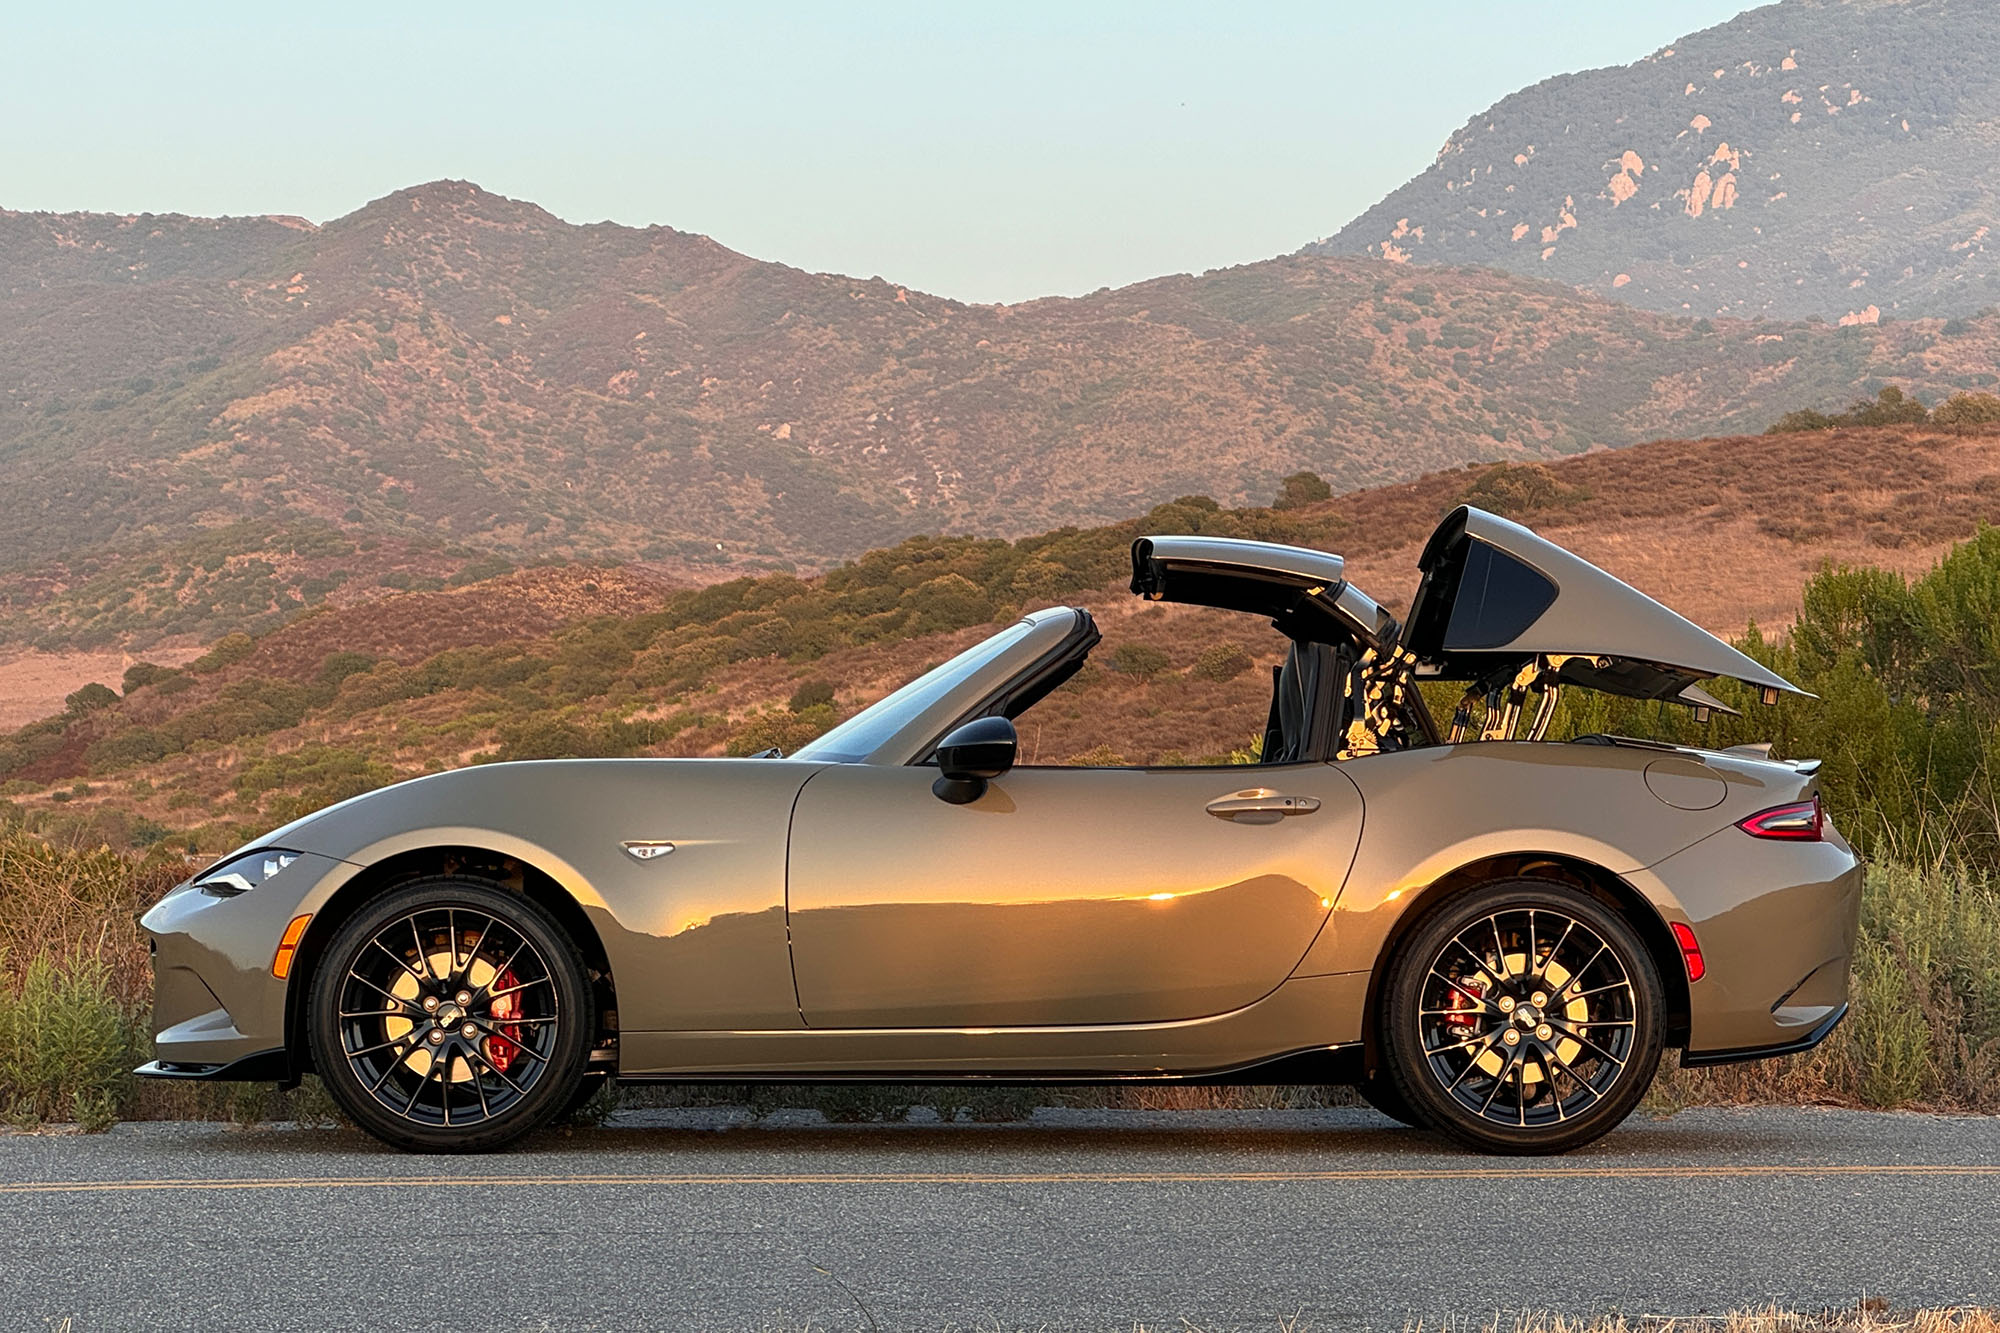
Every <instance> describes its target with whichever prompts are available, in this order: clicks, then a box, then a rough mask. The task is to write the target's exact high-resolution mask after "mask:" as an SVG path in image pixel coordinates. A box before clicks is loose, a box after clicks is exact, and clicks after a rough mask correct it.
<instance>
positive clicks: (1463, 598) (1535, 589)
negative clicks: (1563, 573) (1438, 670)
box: [1444, 541, 1556, 652]
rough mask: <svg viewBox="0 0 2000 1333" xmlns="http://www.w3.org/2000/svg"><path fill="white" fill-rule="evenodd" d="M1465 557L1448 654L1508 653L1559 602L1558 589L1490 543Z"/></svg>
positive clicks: (1448, 633) (1449, 627)
mask: <svg viewBox="0 0 2000 1333" xmlns="http://www.w3.org/2000/svg"><path fill="white" fill-rule="evenodd" d="M1471 546H1472V549H1471V550H1469V551H1467V552H1466V553H1465V576H1464V577H1463V578H1462V579H1460V580H1459V584H1458V596H1457V597H1456V598H1454V599H1453V601H1452V606H1451V622H1450V623H1449V624H1448V625H1446V626H1445V632H1444V646H1445V648H1446V650H1447V651H1456V652H1464V651H1470V650H1474V649H1480V648H1504V647H1505V646H1506V645H1508V644H1510V643H1512V642H1513V641H1514V640H1515V639H1518V638H1520V637H1521V635H1522V634H1524V633H1525V632H1526V631H1527V629H1528V626H1530V625H1532V624H1534V623H1535V621H1537V620H1539V619H1540V618H1541V614H1542V612H1544V611H1546V610H1548V609H1549V604H1550V603H1551V602H1553V601H1555V599H1556V585H1555V584H1553V583H1551V582H1550V581H1549V579H1548V576H1547V575H1545V574H1543V573H1542V572H1541V571H1540V570H1537V569H1532V568H1530V567H1529V566H1527V565H1524V564H1522V563H1521V562H1520V561H1519V560H1516V559H1515V558H1514V557H1513V556H1511V555H1508V554H1506V553H1505V552H1504V551H1496V550H1494V549H1493V548H1492V547H1491V546H1488V545H1487V544H1486V543H1485V542H1479V541H1475V542H1473V543H1471Z"/></svg>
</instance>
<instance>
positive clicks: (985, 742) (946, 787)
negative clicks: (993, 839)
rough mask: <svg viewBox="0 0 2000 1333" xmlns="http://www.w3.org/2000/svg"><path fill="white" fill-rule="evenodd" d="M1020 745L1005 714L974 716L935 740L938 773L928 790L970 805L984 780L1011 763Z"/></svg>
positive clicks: (980, 792)
mask: <svg viewBox="0 0 2000 1333" xmlns="http://www.w3.org/2000/svg"><path fill="white" fill-rule="evenodd" d="M1020 747H1021V740H1020V737H1019V736H1017V735H1016V734H1015V733H1014V724H1013V723H1012V722H1009V721H1008V720H1007V719H1006V718H1004V717H978V718H974V719H973V720H972V721H970V722H968V723H966V724H965V725H964V726H962V727H959V728H957V729H955V730H954V731H952V732H951V733H950V734H949V735H947V736H946V737H945V738H944V739H943V740H941V741H939V742H938V747H937V763H938V773H939V777H938V780H937V781H936V782H934V783H932V784H931V790H932V791H933V792H934V793H936V794H937V798H938V799H939V800H941V801H949V802H950V803H951V804H953V805H970V804H971V803H972V802H974V801H976V800H978V799H979V798H980V797H981V796H983V795H985V794H986V784H987V783H988V782H990V781H991V780H992V779H994V778H997V777H999V776H1000V775H1001V774H1002V773H1005V772H1006V771H1007V770H1008V769H1010V768H1012V767H1013V766H1014V756H1015V754H1016V753H1017V752H1018V751H1019V750H1020Z"/></svg>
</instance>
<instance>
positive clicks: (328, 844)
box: [215, 759, 825, 864]
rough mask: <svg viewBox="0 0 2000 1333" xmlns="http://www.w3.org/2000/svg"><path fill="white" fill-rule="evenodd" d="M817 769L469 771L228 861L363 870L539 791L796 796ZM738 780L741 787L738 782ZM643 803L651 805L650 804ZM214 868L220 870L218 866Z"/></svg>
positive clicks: (429, 780) (699, 763) (293, 831)
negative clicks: (405, 845) (390, 843)
mask: <svg viewBox="0 0 2000 1333" xmlns="http://www.w3.org/2000/svg"><path fill="white" fill-rule="evenodd" d="M824 767H825V764H823V763H812V762H807V761H804V760H792V759H532V760H520V761H516V762H511V763H501V764H475V765H473V766H471V767H469V768H456V769H451V770H449V771H447V772H443V773H430V774H426V775H424V776H423V777H417V778H410V779H408V780H407V781H404V782H397V783H393V784H391V785H390V786H387V787H378V788H376V789H375V790H374V791H370V792H363V793H362V794H361V795H359V796H350V797H349V798H347V799H346V800H344V801H339V802H336V803H335V804H333V805H329V806H326V807H324V808H323V809H319V810H315V811H313V812H312V813H311V814H309V815H305V816H303V817H301V818H299V819H295V820H293V821H292V822H291V823H289V824H286V825H284V826H283V827H281V828H276V829H273V830H272V831H271V832H269V833H266V834H264V835H263V836H261V837H258V838H253V839H251V840H250V841H249V842H246V843H244V844H243V846H241V847H239V848H237V849H236V850H235V851H233V852H231V853H229V855H228V856H226V857H223V858H221V860H228V859H230V857H235V856H238V855H241V854H242V853H244V852H246V851H251V850H254V849H256V848H259V847H283V848H286V849H287V850H290V851H296V852H313V853H316V854H318V855H321V856H327V857H331V858H333V859H335V860H342V861H359V862H361V863H364V864H365V863H366V861H367V860H368V857H367V855H366V849H367V848H368V847H369V846H371V845H373V844H375V843H378V842H380V841H382V840H384V839H392V838H394V837H395V836H396V835H398V834H399V833H401V832H403V831H406V830H413V829H418V828H424V827H440V826H450V827H456V828H476V827H481V826H484V825H486V824H488V823H489V822H490V821H491V820H492V818H493V816H494V815H495V814H496V813H497V812H498V811H499V810H501V809H504V808H505V807H506V806H507V805H508V804H509V803H511V802H518V801H520V800H521V799H523V793H528V794H529V798H530V799H532V796H533V793H536V792H540V791H550V792H553V791H555V790H557V789H559V788H560V789H561V790H563V791H565V792H574V791H579V790H581V791H597V792H603V793H605V794H606V797H607V799H608V798H609V797H610V795H611V794H613V793H621V792H631V793H653V794H655V795H657V796H671V795H672V793H674V792H678V791H682V790H685V788H686V784H688V783H697V784H701V785H702V786H703V787H707V788H713V787H716V786H718V785H721V784H724V783H727V782H729V781H730V780H731V778H732V775H735V776H736V777H737V778H738V779H739V780H738V781H736V783H735V785H736V786H737V787H738V788H740V789H742V790H744V791H746V792H755V791H758V790H761V789H763V788H766V787H773V788H779V789H782V788H788V787H789V788H794V789H795V788H796V787H797V786H802V785H803V784H804V783H805V780H806V778H808V777H810V776H811V775H812V774H813V773H815V772H817V771H818V770H819V769H821V768H824ZM741 779H747V781H743V780H741ZM645 799H651V798H650V797H648V798H645ZM215 864H220V861H218V862H216V863H215Z"/></svg>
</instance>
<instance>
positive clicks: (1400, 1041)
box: [1381, 880, 1664, 1153]
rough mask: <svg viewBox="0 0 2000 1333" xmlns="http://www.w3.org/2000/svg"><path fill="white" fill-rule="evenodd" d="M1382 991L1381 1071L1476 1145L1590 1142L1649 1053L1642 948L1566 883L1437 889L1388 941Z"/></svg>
mask: <svg viewBox="0 0 2000 1333" xmlns="http://www.w3.org/2000/svg"><path fill="white" fill-rule="evenodd" d="M1383 999H1384V1003H1383V1005H1382V1023H1383V1028H1382V1033H1381V1038H1382V1043H1383V1049H1384V1052H1385V1055H1386V1059H1385V1061H1384V1065H1385V1069H1384V1071H1383V1072H1384V1073H1385V1074H1386V1075H1387V1076H1388V1078H1389V1080H1390V1081H1391V1082H1392V1083H1393V1084H1394V1085H1395V1087H1396V1090H1397V1091H1398V1092H1400V1093H1401V1094H1402V1096H1403V1098H1404V1099H1405V1101H1406V1102H1407V1104H1408V1105H1409V1107H1410V1108H1411V1109H1412V1110H1413V1111H1414V1112H1415V1113H1416V1114H1417V1116H1418V1117H1419V1118H1420V1119H1421V1120H1422V1121H1424V1122H1425V1123H1427V1124H1429V1125H1430V1126H1431V1127H1433V1128H1435V1129H1439V1130H1442V1131H1443V1132H1444V1133H1446V1134H1449V1135H1451V1136H1452V1137H1453V1138H1456V1139H1458V1140H1459V1141H1461V1142H1463V1143H1467V1144H1470V1145H1471V1146H1473V1147H1476V1148H1480V1149H1483V1150H1485V1151H1487V1152H1494V1153H1557V1152H1567V1151H1568V1150H1570V1149H1572V1148H1576V1147H1580V1146H1582V1145H1583V1144H1586V1143H1589V1142H1591V1141H1592V1140H1594V1139H1597V1138H1598V1137H1600V1136H1602V1135H1603V1134H1605V1133H1607V1132H1608V1131H1610V1130H1611V1129H1612V1128H1614V1127H1615V1126H1617V1125H1618V1124H1619V1123H1620V1122H1621V1121H1623V1120H1624V1119H1625V1117H1626V1116H1628V1115H1629V1114H1631V1112H1632V1108H1633V1107H1634V1106H1636V1105H1638V1102H1639V1099H1640V1098H1641V1097H1642V1096H1644V1095H1645V1092H1646V1089H1647V1087H1648V1086H1650V1085H1651V1083H1652V1081H1653V1074H1654V1071H1655V1070H1656V1069H1657V1068H1658V1067H1659V1062H1660V1047H1661V1035H1662V1034H1661V1027H1662V1011H1663V1008H1664V1000H1663V997H1662V993H1661V988H1660V978H1659V972H1658V969H1657V968H1656V967H1655V966H1654V964H1653V959H1652V955H1651V954H1650V953H1649V952H1648V951H1647V949H1646V947H1645V944H1644V942H1643V941H1641V940H1640V938H1639V936H1638V933H1637V932H1636V931H1635V930H1633V928H1632V926H1631V924H1630V923H1629V922H1628V921H1626V920H1625V918H1624V917H1622V916H1620V915H1619V914H1618V913H1617V912H1615V911H1613V910H1612V909H1610V908H1609V907H1606V906H1605V905H1604V904H1602V903H1600V902H1599V901H1597V900H1596V899H1595V898H1592V897H1591V896H1589V895H1588V894H1586V893H1583V892H1582V891H1580V890H1577V889H1573V888H1570V887H1568V886H1566V885H1561V884H1552V883H1547V882H1543V881H1536V880H1511V881H1507V882H1504V883H1501V884H1496V885H1493V886H1490V887H1488V888H1485V889H1481V890H1479V891H1477V892H1474V893H1468V894H1465V895H1463V896H1461V897H1458V898H1455V899H1452V900H1450V901H1448V902H1447V903H1445V904H1444V906H1443V907H1441V908H1440V909H1439V910H1438V911H1437V912H1436V913H1435V914H1434V915H1433V916H1431V917H1430V919H1428V920H1427V921H1425V922H1423V923H1422V924H1421V925H1419V926H1418V928H1417V930H1416V931H1415V933H1414V934H1412V935H1411V936H1410V937H1409V938H1408V939H1407V940H1405V941H1404V944H1403V947H1402V948H1401V949H1400V950H1398V952H1397V955H1396V958H1395V961H1394V962H1393V963H1392V964H1391V970H1390V973H1389V976H1388V979H1387V985H1386V988H1385V990H1384V994H1383Z"/></svg>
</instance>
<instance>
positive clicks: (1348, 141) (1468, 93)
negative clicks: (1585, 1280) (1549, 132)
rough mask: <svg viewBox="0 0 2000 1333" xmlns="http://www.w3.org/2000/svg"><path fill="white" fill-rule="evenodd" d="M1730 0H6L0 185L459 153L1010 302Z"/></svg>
mask: <svg viewBox="0 0 2000 1333" xmlns="http://www.w3.org/2000/svg"><path fill="white" fill-rule="evenodd" d="M1742 8H1743V5H1742V3H1741V2H1740V0H1568V2H1566V3H1556V2H1555V0H1487V2H1485V3H1475V2H1473V0H1431V2H1430V3H1396V4H1383V3H1359V2H1358V0H1325V2H1324V3H1318V4H1266V5H1256V4H1247V3H1238V4H1221V3H1213V4H1205V5H1196V4H1172V3H1161V2H1158V0H1156V2H1154V3H1145V4H1108V3H1107V4H1093V3H1087V2H1085V0H1070V2H1069V3H1062V4H1036V3H1026V2H1024V0H1008V3H1006V4H999V5H984V6H972V5H963V4H946V3H927V4H886V3H870V4H833V3H823V4H813V5H807V4H796V5H756V4H736V3H726V4H725V3H710V4H703V5H685V6H682V5H668V4H653V5H619V4H612V3H596V4H591V5H588V6H561V5H550V4H546V3H542V4H525V3H521V4H516V3H508V2H506V0H488V3H485V4H482V5H479V6H476V7H473V6H468V7H465V8H463V9H453V8H452V7H450V6H446V5H409V4H407V3H405V4H398V5H395V6H379V7H377V6H370V5H366V4H360V3H348V4H344V5H341V6H339V7H338V11H337V15H336V12H335V10H334V7H331V6H327V7H322V10H321V12H320V14H319V15H318V16H315V15H313V14H310V13H308V12H307V11H306V9H305V8H304V7H302V6H288V5H273V4H269V3H260V4H254V5H253V4H240V5H238V4H206V5H198V6H197V5H192V4H189V5H178V4H159V3H148V4H145V5H132V6H122V5H116V4H97V5H88V6H83V5H41V6H37V7H33V8H30V7H28V6H25V5H17V6H10V11H11V12H10V13H9V16H8V18H7V20H6V23H5V34H6V35H5V39H4V42H0V207H5V208H12V209H54V210H69V209H102V210H110V211H117V212H142V211H150V212H181V213H196V214H216V213H296V214H301V215H303V216H305V217H309V218H312V219H314V220H316V221H324V220H326V219H328V218H332V217H337V216H339V215H340V214H342V213H346V212H349V211H351V210H353V209H355V208H358V207H360V206H361V205H362V204H363V203H365V202H367V201H368V200H370V199H373V198H377V197H379V196H381V195H384V194H387V193H389V192H390V191H392V190H395V189H399V188H401V187H402V186H405V185H411V184H415V183H417V182H419V181H424V180H432V179H436V178H438V177H446V176H449V177H460V178H464V179H469V180H473V181H477V182H478V183H479V184H481V185H483V186H485V187H486V188H487V189H489V190H495V191H498V192H499V193H502V194H507V195H513V196H515V197H517V198H524V199H531V200H533V201H535V202H536V203H539V204H541V205H543V206H544V207H546V208H548V209H549V210H550V211H552V212H554V213H556V214H558V215H559V216H561V217H564V218H568V219H570V220H572V221H577V222H591V221H599V220H602V219H606V218H609V219H612V220H614V221H618V222H625V223H634V224H644V223H653V222H660V223H666V224H667V225H669V226H673V227H678V228H681V229H683V230H686V231H699V232H706V233H708V234H709V235H711V236H713V237H715V238H716V239H717V240H719V241H721V242H722V243H723V244H725V245H728V246H731V247H733V248H735V249H737V250H741V251H745V252H747V253H749V254H752V255H756V256H758V257H760V258H765V259H778V260H782V261H784V262H786V263H789V264H796V265H799V266H800V267H803V268H808V269H814V270H827V271H837V272H843V273H853V274H859V275H861V276H864V277H865V276H870V275H874V274H880V275H882V276H884V277H888V278H891V279H893V280H895V281H898V282H902V283H905V284H908V285H910V286H913V287H918V288H922V289H925V290H929V291H934V292H941V293H943V294H945V295H949V296H955V297H959V298H961V299H965V300H976V301H996V300H1018V299H1021V298H1024V297H1029V296H1039V295H1047V294H1050V293H1077V292H1084V291H1089V290H1091V289H1093V288H1096V287H1100V286H1117V285H1120V284H1122V283H1126V282H1132V281H1135V280H1137V279H1140V278H1146V277H1152V276H1155V275H1158V274H1161V273H1171V272H1181V271H1200V270H1202V269H1207V268H1214V267H1218V266H1221V265H1225V264H1233V263H1240V262H1244V261H1248V260H1254V259H1262V258H1266V257H1268V256H1270V255H1273V254H1278V253H1281V252H1285V251H1289V250H1293V249H1296V248H1297V247H1299V246H1300V245H1302V244H1304V243H1305V242H1307V241H1310V240H1313V239H1315V238H1317V237H1319V236H1323V235H1325V234H1327V233H1329V232H1332V231H1334V230H1335V229H1337V228H1338V227H1339V226H1340V225H1341V224H1342V223H1344V222H1346V221H1347V220H1348V219H1349V218H1351V217H1353V216H1354V215H1355V214H1356V213H1358V212H1360V211H1361V210H1362V209H1364V208H1366V207H1367V206H1368V205H1369V204H1371V203H1373V202H1374V201H1375V200H1376V199H1378V198H1380V197H1381V196H1382V195H1383V194H1385V193H1387V192H1388V191H1389V190H1391V189H1393V188H1394V187H1395V186H1397V185H1399V184H1401V183H1402V182H1403V181H1405V180H1407V179H1408V178H1409V177H1411V176H1413V175H1415V174H1417V173H1418V172H1419V171H1421V170H1423V169H1424V168H1425V167H1427V166H1428V165H1429V164H1430V162H1431V159H1432V157H1433V156H1434V155H1435V154H1436V152H1437V149H1438V146H1439V145H1440V144H1441V143H1443V141H1444V138H1445V136H1446V135H1447V134H1449V133H1450V132H1451V131H1452V130H1454V129H1456V128H1458V126H1460V125H1461V124H1463V123H1464V122H1465V121H1466V120H1468V119H1470V118H1471V117H1472V116H1473V115H1474V114H1476V113H1477V112H1479V111H1481V110H1483V109H1484V108H1485V107H1487V106H1488V105H1490V104H1491V103H1492V102H1494V101H1496V100H1497V99H1499V98H1500V97H1502V96H1504V95H1505V94H1507V93H1509V92H1512V91H1513V90H1514V89H1516V88H1519V87H1522V86H1524V85H1527V84H1530V83H1534V82H1536V81H1538V80H1540V79H1543V78H1546V77H1548V76H1549V75H1551V74H1556V73H1560V72H1563V71H1566V70H1573V69H1581V68H1587V67H1590V66H1594V65H1609V64H1623V63H1626V62H1629V61H1632V60H1636V59H1638V58H1640V57H1641V56H1644V55H1647V54H1649V53H1650V52H1652V51H1654V50H1656V49H1658V48H1659V47H1661V46H1664V45H1666V44H1667V43H1669V42H1671V41H1673V40H1674V39H1675V38H1677V37H1679V36H1681V35H1682V34H1683V33H1686V32H1689V31H1693V30H1695V29H1698V28H1704V27H1708V26H1710V25H1712V24H1715V23H1718V22H1721V21H1722V20H1724V19H1726V18H1728V17H1730V16H1731V15H1732V14H1734V13H1736V12H1738V11H1739V10H1740V9H1742ZM565 11H566V12H565Z"/></svg>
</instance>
